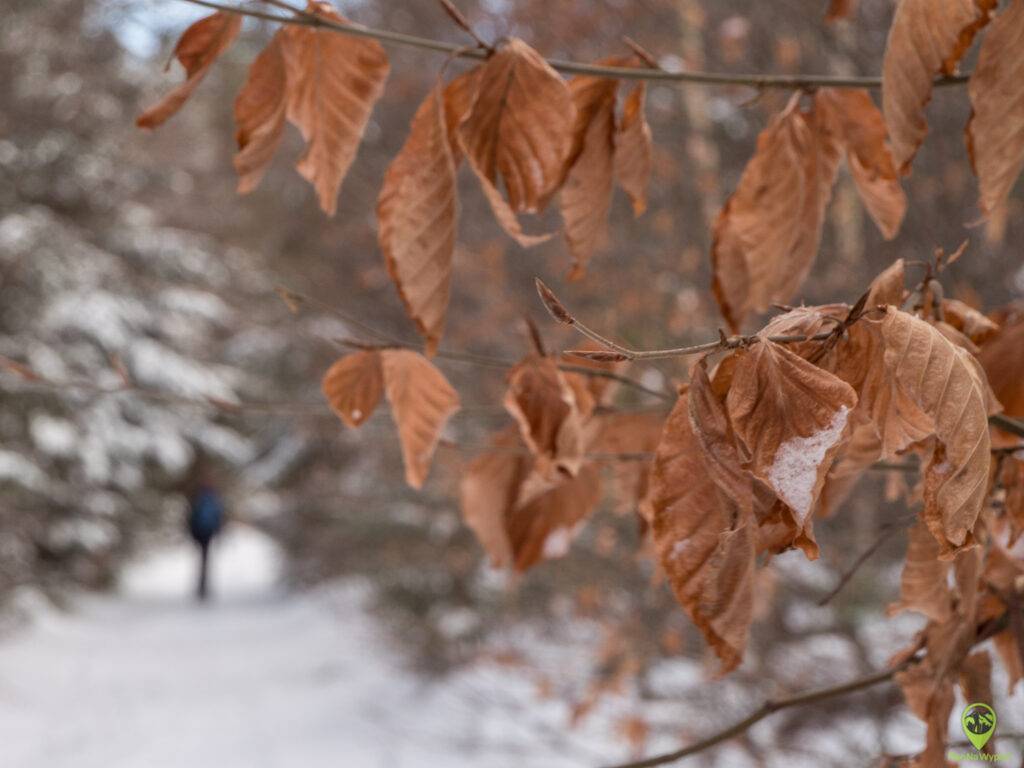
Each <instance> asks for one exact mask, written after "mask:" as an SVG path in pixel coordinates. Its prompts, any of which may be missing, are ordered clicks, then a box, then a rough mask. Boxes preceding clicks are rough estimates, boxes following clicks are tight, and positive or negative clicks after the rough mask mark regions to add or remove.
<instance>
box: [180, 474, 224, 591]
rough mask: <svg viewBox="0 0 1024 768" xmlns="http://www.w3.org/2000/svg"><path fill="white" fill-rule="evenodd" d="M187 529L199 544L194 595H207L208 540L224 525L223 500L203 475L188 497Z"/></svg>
mask: <svg viewBox="0 0 1024 768" xmlns="http://www.w3.org/2000/svg"><path fill="white" fill-rule="evenodd" d="M188 506H189V515H188V531H189V533H190V534H191V535H192V539H193V540H194V541H195V542H196V544H197V545H198V546H199V579H198V583H197V585H196V597H197V598H198V599H199V600H206V598H207V597H208V595H209V570H210V542H212V541H213V538H214V537H215V536H216V535H217V534H218V533H219V532H220V529H221V528H222V527H223V525H224V502H223V500H222V499H221V497H220V494H219V493H217V490H216V489H215V488H214V487H213V485H212V484H211V483H210V482H209V480H208V479H207V478H206V477H205V476H201V477H200V479H199V481H198V483H197V484H196V486H195V488H194V490H193V491H192V493H190V494H189V499H188Z"/></svg>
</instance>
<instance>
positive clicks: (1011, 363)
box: [978, 307, 1024, 442]
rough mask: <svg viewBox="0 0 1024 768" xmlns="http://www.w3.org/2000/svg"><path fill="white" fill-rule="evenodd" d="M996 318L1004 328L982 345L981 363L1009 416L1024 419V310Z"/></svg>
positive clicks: (1006, 311)
mask: <svg viewBox="0 0 1024 768" xmlns="http://www.w3.org/2000/svg"><path fill="white" fill-rule="evenodd" d="M994 319H995V320H996V321H997V322H998V323H999V325H1000V326H1001V328H1000V330H999V332H998V333H997V334H995V336H993V337H992V338H990V339H988V340H987V341H985V342H984V343H983V344H982V345H981V353H980V354H979V355H978V360H979V361H980V362H981V365H982V366H983V367H984V369H985V375H986V376H987V377H988V381H989V384H991V386H992V391H993V392H995V395H996V397H997V398H998V399H999V402H1000V403H1002V404H1003V409H1004V412H1005V413H1006V415H1007V416H1015V417H1018V418H1020V417H1024V356H1022V355H1021V350H1022V349H1024V310H1021V309H1020V308H1018V307H1011V308H1009V309H1007V310H1004V311H1003V312H1000V313H998V314H997V315H996V316H995V318H994ZM1015 440H1016V441H1017V442H1019V441H1020V438H1015Z"/></svg>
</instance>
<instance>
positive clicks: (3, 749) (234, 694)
mask: <svg viewBox="0 0 1024 768" xmlns="http://www.w3.org/2000/svg"><path fill="white" fill-rule="evenodd" d="M216 554H217V555H219V557H217V560H216V563H215V566H216V569H215V571H214V574H213V585H214V590H215V594H216V597H217V599H216V600H214V601H213V602H212V603H211V604H209V605H205V606H201V605H196V604H195V603H194V602H193V601H192V600H191V599H190V598H191V596H190V588H191V584H192V576H193V574H192V568H193V562H192V556H193V555H192V552H191V551H190V549H189V548H188V547H187V546H186V545H184V544H183V545H182V546H181V547H180V548H179V549H174V550H169V551H167V552H163V553H157V555H156V556H152V557H150V558H147V560H146V561H145V563H144V564H142V565H139V566H137V567H135V568H132V569H129V570H128V572H127V573H126V577H125V580H124V585H123V588H122V593H121V594H120V595H118V596H113V597H101V598H97V597H90V598H83V599H82V600H80V601H79V602H78V604H77V605H76V608H75V610H74V611H72V612H69V613H61V612H56V611H54V610H52V609H51V610H45V611H41V612H38V611H37V612H36V615H35V616H34V618H33V623H32V625H31V626H30V627H29V628H27V629H25V630H22V631H19V632H17V633H15V634H14V635H13V636H9V637H6V638H2V639H0V766H5V767H6V766H11V767H13V768H172V767H173V768H185V767H187V768H263V767H266V768H279V767H280V768H285V767H287V766H301V767H302V768H320V767H321V766H323V767H324V768H326V767H327V766H331V768H337V766H358V767H359V768H362V767H364V766H365V767H366V768H378V767H379V768H412V767H414V766H415V767H419V766H452V768H461V766H470V765H472V766H475V767H476V768H483V767H487V768H490V767H491V766H507V765H515V766H517V768H524V767H525V766H533V765H537V766H540V765H543V766H546V767H547V766H551V767H552V768H553V767H554V766H578V765H581V764H587V762H589V763H591V764H593V762H595V760H594V756H593V755H590V756H589V757H590V759H589V760H587V761H586V762H583V763H581V759H582V756H581V753H580V752H579V751H577V750H576V749H575V748H571V745H570V748H567V749H560V748H557V747H552V746H548V747H547V748H545V747H543V746H540V747H538V734H537V732H536V730H535V729H536V727H537V722H536V721H534V722H533V723H532V724H531V723H530V722H524V721H530V720H534V719H535V718H536V717H537V716H539V717H540V718H541V719H542V720H546V721H547V722H548V723H550V724H552V725H554V724H555V723H560V724H562V725H564V719H563V715H562V713H561V712H556V711H554V710H552V711H549V712H547V713H545V712H544V710H545V707H544V706H543V705H538V703H537V702H536V700H535V696H534V695H533V693H532V691H531V687H530V686H529V685H528V684H526V683H524V684H523V685H522V686H517V684H516V681H515V680H514V679H506V680H501V681H499V680H497V679H494V678H490V679H488V680H484V681H481V680H480V679H477V680H476V682H475V683H474V681H473V679H456V680H452V681H449V682H447V683H446V684H445V685H443V686H425V685H424V684H423V683H422V681H419V680H417V679H416V678H415V677H414V676H412V675H411V674H409V673H408V672H407V671H406V670H403V669H402V668H401V663H400V661H398V660H397V658H396V657H395V656H394V655H393V654H392V653H390V652H389V651H388V650H387V646H386V641H385V640H384V638H383V637H382V635H381V633H380V631H379V630H378V629H376V628H375V626H374V623H373V621H372V620H371V619H370V618H369V617H368V616H367V615H366V613H365V611H363V610H362V608H361V602H362V597H361V595H360V593H361V590H359V589H356V588H352V587H348V588H334V589H330V590H320V591H318V592H316V593H314V594H311V595H301V596H296V595H286V594H284V593H283V592H282V591H280V590H279V589H278V588H277V587H276V586H275V582H276V569H277V559H276V551H275V550H274V548H273V546H272V545H271V544H270V543H269V542H268V541H267V540H266V539H264V538H263V537H262V536H260V535H259V534H257V533H255V532H253V531H247V530H245V529H241V530H238V529H236V530H235V531H234V532H233V533H232V535H231V536H230V537H227V540H226V541H225V542H224V543H223V546H222V548H221V551H219V552H218V553H216ZM506 676H507V675H506ZM470 678H472V676H470ZM480 683H482V684H483V686H482V687H481V685H480ZM496 683H497V684H498V685H499V686H500V688H501V690H502V693H503V695H504V696H506V702H507V700H508V697H511V699H512V700H513V701H514V702H515V701H519V702H521V703H522V704H523V706H524V708H525V709H527V710H528V711H530V713H531V716H530V717H529V718H522V717H516V716H514V715H510V713H509V711H508V710H507V708H504V709H503V708H496V707H494V706H490V705H488V704H487V703H486V701H485V702H483V703H482V702H481V700H480V699H479V696H478V695H479V694H480V692H481V691H486V690H490V689H491V687H492V686H493V685H494V684H496ZM492 703H493V702H492ZM522 748H526V749H527V751H526V752H521V751H520V749H522ZM513 753H514V754H513ZM606 756H607V753H606Z"/></svg>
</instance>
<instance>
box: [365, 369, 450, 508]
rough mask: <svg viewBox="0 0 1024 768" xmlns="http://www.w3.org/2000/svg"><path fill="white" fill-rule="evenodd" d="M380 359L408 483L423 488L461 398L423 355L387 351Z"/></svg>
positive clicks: (385, 390) (385, 389)
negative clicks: (435, 454) (444, 432)
mask: <svg viewBox="0 0 1024 768" xmlns="http://www.w3.org/2000/svg"><path fill="white" fill-rule="evenodd" d="M380 357H381V369H382V370H383V373H384V394H385V395H386V396H387V398H388V402H389V403H390V404H391V413H392V415H393V416H394V419H395V424H396V425H397V426H398V439H399V441H400V442H401V445H402V460H403V462H404V464H405V481H406V482H407V483H408V484H409V485H410V486H412V487H413V488H422V487H423V483H424V481H426V479H427V473H428V472H429V471H430V461H431V459H432V458H433V456H434V450H435V449H436V448H437V442H438V440H440V439H441V430H443V429H444V425H445V424H446V423H447V421H448V419H449V418H451V416H452V414H454V413H455V412H456V411H457V410H458V409H459V396H458V393H456V392H455V390H454V389H452V386H451V384H449V383H448V380H447V379H446V378H445V377H444V374H442V373H441V372H440V371H439V370H437V368H435V367H434V366H433V365H432V364H431V362H430V361H429V360H427V359H426V358H425V357H423V355H420V354H418V353H416V352H413V351H411V350H408V349H385V350H383V351H381V352H380Z"/></svg>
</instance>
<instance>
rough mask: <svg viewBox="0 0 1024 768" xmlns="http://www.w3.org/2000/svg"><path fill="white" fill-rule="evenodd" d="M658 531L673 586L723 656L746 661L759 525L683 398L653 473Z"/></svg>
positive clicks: (725, 661)
mask: <svg viewBox="0 0 1024 768" xmlns="http://www.w3.org/2000/svg"><path fill="white" fill-rule="evenodd" d="M651 504H652V509H653V512H652V532H653V537H654V543H655V546H656V547H657V550H658V555H659V558H660V561H661V565H662V568H664V570H665V573H666V575H667V576H668V580H669V583H670V584H671V585H672V590H673V592H674V593H675V595H676V599H678V600H679V602H680V603H681V604H682V606H683V608H684V609H685V610H686V612H687V613H688V614H689V616H690V618H691V619H692V620H693V622H694V624H696V625H697V627H698V629H700V631H701V632H702V633H703V635H704V638H705V640H706V641H707V642H708V644H709V645H710V646H711V648H712V649H713V650H714V652H715V653H716V654H717V655H718V658H719V659H720V660H721V663H722V667H721V671H722V672H723V673H725V672H729V671H731V670H732V669H735V668H736V667H737V666H738V665H739V664H740V662H741V661H742V660H743V652H744V650H745V649H746V645H747V636H748V635H749V632H750V622H751V619H752V613H753V592H754V581H755V572H756V565H755V557H756V550H755V546H756V538H757V535H756V532H755V530H754V528H755V522H754V521H753V519H752V518H751V517H750V516H749V515H748V516H743V515H742V514H741V513H740V511H739V510H738V509H737V507H736V505H735V503H734V502H733V501H732V500H731V498H730V497H729V496H728V495H726V494H724V493H722V491H721V490H720V489H719V488H718V486H717V485H716V484H715V482H714V481H713V480H712V479H711V475H710V474H709V472H708V467H707V460H706V458H705V454H704V451H703V449H702V448H701V445H700V442H699V440H698V439H697V437H696V435H695V434H694V431H693V428H692V426H691V423H690V407H689V397H688V395H687V394H686V393H683V394H682V395H680V397H679V400H678V401H677V402H676V405H675V407H674V408H673V409H672V413H671V414H670V415H669V417H668V421H667V422H666V424H665V430H664V433H663V435H662V440H661V443H660V444H659V445H658V451H657V454H656V456H655V460H654V469H653V471H652V474H651Z"/></svg>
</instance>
